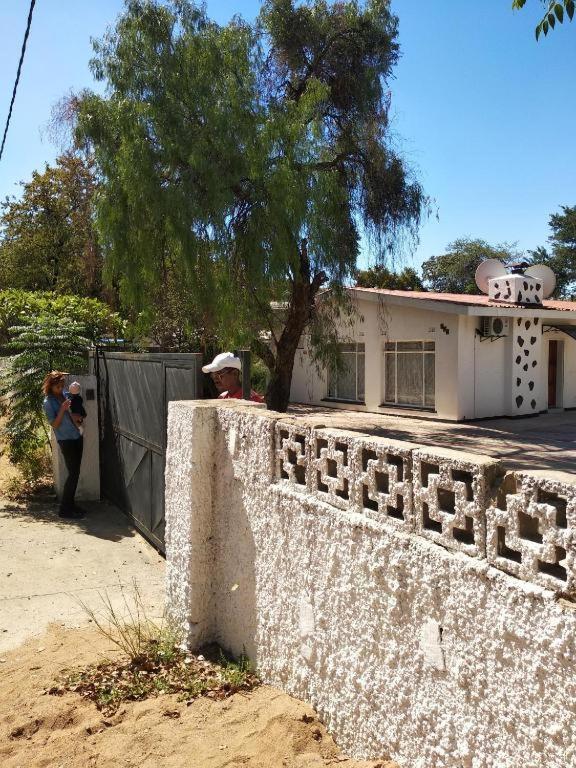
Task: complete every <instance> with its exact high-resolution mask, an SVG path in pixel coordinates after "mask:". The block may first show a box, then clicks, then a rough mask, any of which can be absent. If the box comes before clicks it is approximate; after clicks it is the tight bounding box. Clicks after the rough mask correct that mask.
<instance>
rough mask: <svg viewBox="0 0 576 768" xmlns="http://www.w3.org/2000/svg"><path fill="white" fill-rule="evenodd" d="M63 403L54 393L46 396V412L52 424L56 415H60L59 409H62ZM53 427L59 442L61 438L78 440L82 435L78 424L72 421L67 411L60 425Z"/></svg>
mask: <svg viewBox="0 0 576 768" xmlns="http://www.w3.org/2000/svg"><path fill="white" fill-rule="evenodd" d="M61 405H62V403H61V401H60V400H58V398H57V397H54V395H48V397H46V398H44V413H45V414H46V418H47V419H48V421H49V422H50V424H52V422H53V421H54V419H55V418H56V416H58V411H59V410H60V406H61ZM53 429H54V434H55V435H56V440H58V442H60V440H78V438H79V437H81V435H80V432H79V431H78V429H76V425H75V424H74V422H73V421H72V416H70V413H65V414H64V417H63V419H62V421H61V422H60V426H59V427H57V428H56V427H53Z"/></svg>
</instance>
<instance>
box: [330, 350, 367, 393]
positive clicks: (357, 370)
mask: <svg viewBox="0 0 576 768" xmlns="http://www.w3.org/2000/svg"><path fill="white" fill-rule="evenodd" d="M338 346H339V347H351V346H353V347H354V350H353V351H352V350H351V351H350V352H343V351H342V350H341V351H340V354H341V355H349V356H350V357H352V356H353V357H354V365H355V377H354V378H355V394H356V399H355V400H351V399H350V398H347V397H342V396H341V395H339V394H338V386H337V385H338V379H336V382H335V386H332V381H331V378H332V377H333V376H334V371H333V370H331V369H330V368H329V369H328V371H327V375H326V397H325V398H324V399H325V400H326V401H329V402H331V403H353V404H355V405H366V345H365V343H364V342H363V341H342V342H339V344H338ZM360 348H362V349H361V351H360ZM360 359H361V360H362V367H363V374H364V376H363V381H364V386H363V387H362V388H361V387H359V383H360V370H361V367H360V365H359V361H360ZM339 374H340V372H338V374H337V376H338V375H339ZM360 389H363V390H364V391H362V392H360V391H359V390H360ZM331 390H333V391H334V393H335V394H331V393H330V391H331Z"/></svg>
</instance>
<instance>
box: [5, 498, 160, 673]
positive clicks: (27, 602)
mask: <svg viewBox="0 0 576 768" xmlns="http://www.w3.org/2000/svg"><path fill="white" fill-rule="evenodd" d="M83 506H84V507H86V508H87V509H88V511H89V514H88V515H87V517H86V518H85V519H84V520H78V521H74V520H61V519H60V518H59V517H58V516H57V514H56V508H55V506H54V505H53V504H51V503H50V502H47V503H44V504H42V503H33V504H31V505H28V506H23V505H16V504H11V503H9V502H1V501H0V653H1V652H2V651H5V650H7V649H9V648H13V647H15V646H17V645H19V644H20V643H21V642H22V641H24V640H26V639H27V638H28V637H30V636H33V635H38V634H41V633H42V632H43V631H44V630H45V629H46V627H47V625H48V624H50V623H52V622H59V623H61V624H63V625H65V626H71V627H73V626H79V625H82V624H86V623H87V622H88V616H87V614H86V613H85V611H84V610H83V608H82V607H81V606H80V605H79V601H82V602H83V603H85V604H86V605H88V606H90V607H91V608H92V609H95V610H99V609H101V608H102V599H101V595H103V594H105V593H107V594H108V595H109V597H110V599H111V601H112V603H113V605H114V606H115V607H116V608H118V609H120V610H123V608H124V605H123V603H124V599H123V591H124V594H125V595H126V597H127V599H128V601H131V600H132V598H133V594H134V589H133V582H136V583H137V584H138V587H139V590H140V592H141V594H142V601H143V603H144V605H145V607H146V611H147V613H148V615H149V616H150V617H158V616H161V615H162V613H163V608H164V560H163V559H162V558H161V557H160V555H158V553H157V552H156V551H155V550H154V549H153V548H152V547H151V546H150V545H149V544H147V542H145V541H144V539H142V538H141V536H139V535H138V534H137V533H136V532H135V531H134V529H133V528H132V527H131V526H130V524H129V523H128V521H127V519H126V518H125V517H123V515H122V513H121V512H119V511H118V510H116V509H114V508H113V507H111V506H107V505H106V504H88V503H84V504H83ZM0 671H1V669H0Z"/></svg>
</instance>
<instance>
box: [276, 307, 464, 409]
mask: <svg viewBox="0 0 576 768" xmlns="http://www.w3.org/2000/svg"><path fill="white" fill-rule="evenodd" d="M358 313H359V319H358V320H357V321H356V322H355V324H354V325H353V326H351V327H350V326H347V325H345V324H343V325H342V327H341V329H340V336H341V338H342V341H343V342H357V343H363V344H364V345H365V351H366V377H365V378H366V398H365V402H366V405H365V406H364V407H363V406H360V405H356V404H346V403H331V402H330V401H327V400H326V395H327V391H328V382H327V378H326V374H325V373H324V372H318V371H317V370H316V368H315V366H314V365H313V364H311V363H310V362H309V361H310V352H309V349H308V348H307V342H306V339H303V342H302V345H301V348H300V349H299V350H298V353H297V355H296V360H295V364H294V375H293V379H292V391H291V400H292V402H301V403H312V404H314V405H322V406H330V405H334V407H337V408H352V409H354V410H360V411H369V412H372V413H383V412H385V411H386V410H388V409H389V408H390V407H391V406H382V403H383V400H384V344H385V342H386V341H434V342H435V343H436V370H435V375H436V412H437V413H438V415H439V416H441V417H442V418H446V419H458V418H461V416H460V406H459V389H460V382H459V376H458V347H459V318H458V315H454V314H447V313H442V312H429V311H426V310H417V309H412V308H409V307H388V306H387V305H386V304H385V302H384V301H380V302H377V301H361V302H359V304H358ZM441 325H444V327H445V328H446V329H448V331H449V333H446V331H445V330H442V328H441ZM392 407H394V406H392ZM405 410H406V412H407V413H410V411H411V410H413V409H409V408H406V409H405Z"/></svg>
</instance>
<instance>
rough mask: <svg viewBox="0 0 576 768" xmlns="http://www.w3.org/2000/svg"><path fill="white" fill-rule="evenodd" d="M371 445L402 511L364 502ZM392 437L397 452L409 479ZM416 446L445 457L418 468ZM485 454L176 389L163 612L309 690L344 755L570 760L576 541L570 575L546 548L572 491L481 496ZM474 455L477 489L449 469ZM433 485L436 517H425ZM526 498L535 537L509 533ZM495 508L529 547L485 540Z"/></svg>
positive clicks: (273, 679) (265, 673) (525, 487)
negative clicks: (185, 395) (544, 564)
mask: <svg viewBox="0 0 576 768" xmlns="http://www.w3.org/2000/svg"><path fill="white" fill-rule="evenodd" d="M283 430H284V434H285V435H288V438H283V437H282V434H283V433H282V431H283ZM290 430H292V432H290ZM299 437H301V438H302V442H298V439H299ZM279 438H280V442H279ZM318 440H322V441H324V442H326V443H327V447H326V448H325V449H322V450H323V451H324V450H326V451H329V452H333V451H334V450H335V449H334V446H336V452H335V453H332V455H333V456H334V457H335V458H337V459H338V460H337V461H336V462H335V463H337V465H338V469H337V474H336V476H334V475H333V474H332V471H331V469H330V468H329V467H326V465H324V468H325V469H326V470H327V473H328V474H327V475H324V474H323V470H322V466H323V462H324V461H325V457H323V456H321V457H320V458H316V456H317V451H316V450H314V447H315V441H316V442H317V441H318ZM343 444H345V445H346V446H347V459H346V461H344V462H343V461H342V453H341V450H340V456H339V457H338V445H343ZM365 448H367V449H369V450H370V451H372V452H374V453H376V452H378V451H380V453H379V456H380V458H379V459H376V458H373V459H371V460H370V461H373V462H374V463H373V465H372V469H375V468H378V469H379V471H385V472H388V473H389V474H388V476H389V482H390V486H389V490H390V491H391V493H392V492H393V489H392V484H394V492H396V491H398V492H399V493H403V494H404V499H405V503H406V505H407V506H406V507H405V512H406V514H405V518H404V520H403V521H401V520H397V519H392V518H389V519H388V518H386V516H385V512H384V510H386V504H387V503H390V502H391V498H386V499H384V500H383V502H382V506H381V505H380V503H379V504H378V510H376V511H371V510H369V509H364V508H363V504H362V501H361V499H362V493H361V488H362V485H363V484H366V483H368V484H369V485H370V487H371V489H372V490H371V491H370V494H371V497H372V496H374V490H375V486H376V484H375V483H374V482H373V480H371V479H370V477H369V475H370V471H368V473H367V474H366V475H363V474H362V466H363V462H364V458H363V450H364V449H365ZM390 453H393V454H395V456H396V457H397V459H399V458H400V457H401V458H402V462H404V467H405V470H407V471H405V472H404V476H403V481H402V483H403V486H402V484H400V482H399V478H398V476H397V475H395V474H394V473H395V472H396V471H397V469H398V461H397V460H396V461H395V463H393V464H388V465H386V461H387V460H388V459H387V457H388V456H389V454H390ZM380 462H383V463H380ZM412 462H413V463H412ZM422 463H424V464H425V465H426V466H427V467H429V466H430V463H436V464H437V465H438V466H439V468H440V469H439V474H438V472H436V473H435V474H434V476H428V479H427V481H426V482H427V487H422V486H423V482H422V478H423V475H422V474H421V472H422ZM296 466H299V467H301V468H302V472H301V473H300V475H299V478H298V477H296V479H295V475H294V474H293V472H292V470H295V468H296ZM210 468H212V471H211V472H210ZM412 468H413V470H412ZM494 470H495V465H494V462H492V461H490V460H489V459H485V458H482V457H477V456H473V457H472V456H466V455H465V454H458V453H455V452H451V451H446V450H441V449H434V448H431V449H418V447H417V446H414V445H411V446H407V444H400V443H393V442H392V441H390V442H389V443H386V442H385V441H383V440H378V439H375V438H369V437H366V436H361V435H358V434H355V435H347V433H343V432H337V431H336V430H311V429H310V427H307V426H306V422H305V421H304V420H298V421H295V420H292V421H291V420H288V419H285V418H284V417H282V416H281V415H280V414H274V413H272V412H262V411H258V410H255V409H254V408H249V407H247V406H242V405H239V404H238V405H237V404H234V403H233V404H231V405H226V406H224V405H222V404H219V405H215V404H214V403H212V404H210V403H206V402H201V403H186V402H176V403H171V404H170V406H169V424H168V454H167V470H166V522H167V529H166V531H167V538H166V543H167V587H168V609H169V612H170V614H171V616H172V618H173V619H175V620H176V622H177V623H178V624H179V625H181V626H182V628H183V629H184V630H185V632H186V636H187V639H188V642H189V643H190V644H191V645H198V644H200V643H203V642H208V641H216V642H219V643H220V644H222V645H223V646H224V647H226V648H228V649H229V650H231V651H233V652H234V653H236V654H240V653H242V651H243V650H245V651H246V652H247V653H248V655H249V656H250V658H251V659H252V660H253V661H254V662H255V664H256V667H257V670H258V672H259V673H260V675H261V676H262V678H263V680H264V681H265V682H267V683H269V684H272V685H275V686H278V687H279V688H281V689H283V690H285V691H287V692H289V693H291V694H293V695H295V696H298V697H300V698H303V699H305V700H307V701H309V702H310V703H312V705H313V706H315V707H316V709H317V710H318V712H319V714H320V717H321V718H322V720H323V721H324V722H325V723H326V725H327V726H328V728H329V729H330V730H331V731H332V733H333V734H334V736H335V738H336V740H337V742H338V743H339V744H340V745H341V746H342V748H343V749H344V750H345V751H346V752H347V753H349V754H351V755H352V756H355V757H360V758H362V757H366V758H380V757H383V756H384V757H386V756H391V757H392V758H394V759H395V760H397V761H398V763H399V764H400V765H401V766H406V768H431V767H433V768H568V767H569V766H576V719H575V718H574V705H573V703H574V701H575V700H576V610H575V608H574V605H575V603H573V602H569V601H567V600H564V599H562V598H560V599H559V594H560V593H561V592H562V591H566V592H570V593H571V594H574V585H575V580H574V579H575V573H574V571H575V562H574V557H573V554H570V555H569V559H568V560H567V561H565V565H566V567H567V569H568V572H569V577H568V581H567V582H564V584H562V583H561V582H559V581H558V580H557V579H556V577H554V576H547V575H546V574H543V573H541V572H540V571H539V568H538V562H537V559H538V558H542V559H546V558H547V556H548V555H547V554H546V552H547V551H549V550H552V549H553V547H551V546H550V545H551V543H552V542H553V541H556V542H561V543H562V544H563V545H564V546H567V542H568V540H569V539H570V537H573V535H574V531H575V526H576V491H575V490H574V489H573V488H571V486H570V484H569V483H570V481H569V480H565V479H564V480H562V482H560V484H559V485H555V482H556V481H555V479H554V478H552V479H549V478H537V477H532V476H523V477H522V478H520V482H521V485H520V486H519V487H518V488H517V489H516V490H517V492H516V493H515V492H514V490H513V489H512V491H511V494H510V495H507V496H506V502H505V503H503V502H502V501H501V502H500V503H499V505H498V508H490V509H488V510H487V511H486V505H487V504H488V503H489V494H488V493H487V492H488V490H489V484H490V478H491V477H492V479H493V473H494ZM317 471H319V472H321V473H322V481H323V483H326V484H330V485H329V488H328V490H327V491H326V492H323V491H321V490H320V488H319V487H318V483H317V482H316V472H317ZM456 471H457V472H458V473H459V474H456V475H454V477H452V473H453V472H456ZM280 472H284V473H285V476H286V479H281V475H280ZM466 472H469V473H470V477H471V481H470V482H471V486H470V489H471V493H472V500H469V494H468V492H466V490H465V487H464V486H465V484H464V482H462V481H461V480H460V481H459V480H456V479H455V478H456V477H463V475H464V473H466ZM344 476H346V478H347V479H348V482H349V484H350V485H349V491H350V496H349V498H348V499H344V498H342V496H338V488H339V487H340V488H341V487H343V486H342V480H343V478H344ZM393 477H394V480H393ZM412 477H414V484H413V486H412V491H411V490H410V487H411V482H412V481H411V478H412ZM297 480H299V482H300V483H301V484H300V485H298V484H297V482H296V481H297ZM442 487H443V488H450V487H452V489H453V490H454V493H455V496H456V499H457V500H456V510H455V512H456V515H454V514H448V513H446V512H442V511H441V509H440V507H441V506H442V504H444V503H445V502H444V501H442V498H443V497H442V495H441V493H440V488H442ZM540 487H542V488H543V489H546V490H548V491H549V492H552V491H553V490H556V491H558V492H559V493H560V495H561V496H562V497H564V498H566V499H567V507H566V510H567V527H558V526H556V525H555V522H554V512H553V511H554V507H551V506H550V505H549V504H546V503H544V504H541V503H539V502H538V498H539V496H538V488H540ZM357 492H358V493H357ZM411 493H413V494H414V504H413V505H412V502H411ZM382 496H384V494H382ZM376 497H377V494H376ZM424 502H426V504H428V505H429V510H430V511H431V514H433V515H434V516H435V518H437V519H440V520H441V521H442V531H441V532H435V531H434V530H429V529H428V530H426V526H425V525H424V526H423V523H424V522H425V521H424V519H423V518H422V511H423V503H424ZM438 504H439V505H440V506H438ZM435 507H436V509H434V508H435ZM500 507H502V508H500ZM409 511H410V512H411V514H410V515H409V514H408V512H409ZM519 512H525V513H526V512H528V513H530V514H532V515H535V516H538V517H539V518H540V519H541V522H542V532H543V536H544V542H543V544H542V545H536V544H535V543H534V542H533V541H530V540H526V539H524V538H522V531H520V535H519V538H518V533H515V530H516V527H517V523H518V513H519ZM462 514H468V515H471V516H473V518H474V529H475V542H476V543H475V544H469V543H465V542H461V541H456V540H455V539H454V538H453V537H452V535H451V531H452V525H453V521H454V518H455V516H461V515H462ZM414 518H415V519H416V524H415V526H414V522H413V519H414ZM485 524H486V525H487V530H485ZM495 526H502V527H503V528H504V529H505V530H506V536H507V542H508V543H510V544H512V543H513V544H514V547H513V548H514V549H516V550H518V551H521V552H522V555H523V557H522V564H521V565H519V564H518V563H516V562H514V561H510V560H505V559H504V558H503V557H502V556H501V555H498V553H497V552H495V551H493V549H494V542H495V531H496V528H495ZM508 537H509V538H508ZM515 538H518V540H517V541H515ZM486 542H488V543H489V545H490V548H489V549H488V550H487V549H486V546H485V543H486ZM524 556H526V558H524ZM487 557H488V560H487V559H486V558H487ZM501 568H503V569H504V571H507V570H508V571H510V572H513V573H516V576H517V577H513V576H511V575H508V573H506V572H504V571H503V570H500V569H501ZM543 580H545V583H546V584H551V585H552V586H551V588H550V589H548V588H545V587H543V586H541V582H542V581H543ZM553 582H555V583H556V585H557V586H556V587H555V585H554V584H553Z"/></svg>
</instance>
